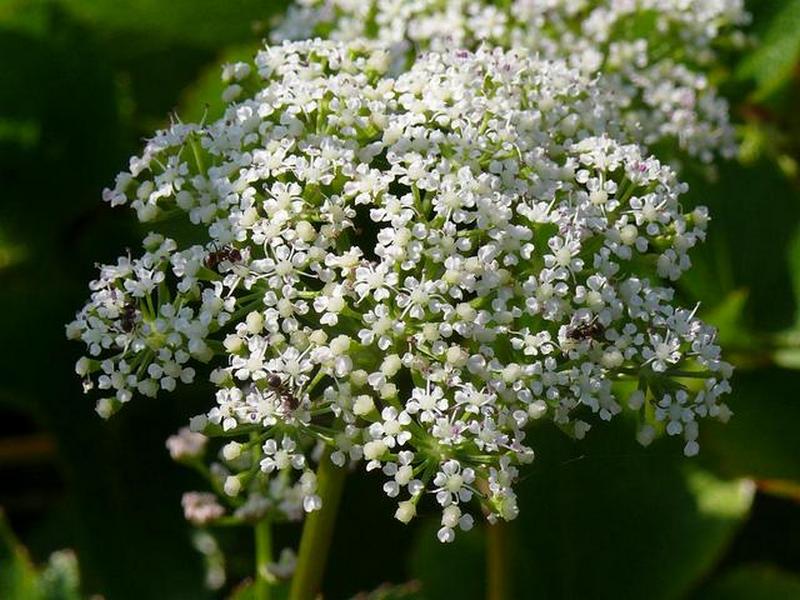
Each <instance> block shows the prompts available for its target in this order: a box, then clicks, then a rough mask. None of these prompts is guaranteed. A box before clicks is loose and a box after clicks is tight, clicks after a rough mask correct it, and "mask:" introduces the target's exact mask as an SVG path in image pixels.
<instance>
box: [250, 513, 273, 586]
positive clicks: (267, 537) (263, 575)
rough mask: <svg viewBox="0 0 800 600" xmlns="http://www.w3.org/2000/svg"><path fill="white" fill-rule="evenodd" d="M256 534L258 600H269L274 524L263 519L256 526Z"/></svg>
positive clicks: (255, 583)
mask: <svg viewBox="0 0 800 600" xmlns="http://www.w3.org/2000/svg"><path fill="white" fill-rule="evenodd" d="M255 534H256V574H255V579H254V584H253V590H254V592H255V594H254V595H255V598H256V600H269V599H270V596H271V595H272V594H271V591H272V590H271V586H272V582H271V581H270V579H269V571H268V570H267V566H268V565H269V563H271V562H272V524H271V523H270V521H269V519H262V520H261V521H259V522H258V523H256V525H255Z"/></svg>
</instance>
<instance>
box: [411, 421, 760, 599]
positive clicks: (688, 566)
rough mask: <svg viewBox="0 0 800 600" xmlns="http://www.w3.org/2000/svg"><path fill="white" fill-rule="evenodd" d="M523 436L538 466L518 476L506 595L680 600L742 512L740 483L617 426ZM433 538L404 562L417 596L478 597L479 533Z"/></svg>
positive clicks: (747, 486)
mask: <svg viewBox="0 0 800 600" xmlns="http://www.w3.org/2000/svg"><path fill="white" fill-rule="evenodd" d="M530 436H531V439H532V440H534V445H535V448H536V450H537V459H536V461H534V464H533V465H531V468H530V469H529V470H528V471H527V473H526V472H525V471H523V481H522V482H521V483H520V486H519V488H520V489H519V496H520V497H519V506H520V509H521V513H520V517H519V518H518V519H517V521H515V522H513V523H512V524H511V530H512V533H511V537H512V539H513V548H512V550H511V552H510V554H509V555H510V556H511V557H512V564H511V565H509V570H510V573H511V574H512V593H513V592H516V593H519V594H521V591H529V592H530V593H531V594H532V595H533V596H534V597H540V598H593V599H600V598H615V599H616V598H648V600H655V599H668V598H681V597H684V596H685V595H686V594H687V593H688V592H689V590H690V589H692V587H693V586H694V585H696V583H697V582H698V581H699V580H700V579H701V578H702V577H703V576H705V575H706V574H707V573H708V572H709V571H710V570H711V569H712V568H713V567H714V565H715V564H716V563H717V562H718V560H719V559H720V557H721V555H722V554H723V552H724V551H725V549H726V547H727V546H728V544H729V542H730V540H731V539H732V536H733V534H734V533H735V532H736V530H737V528H738V526H739V524H740V523H741V522H742V520H743V519H744V518H745V516H746V515H747V514H748V512H749V509H750V505H751V502H752V497H753V486H752V484H751V483H750V482H748V481H743V480H730V481H726V480H723V479H720V478H718V477H716V476H714V475H712V474H711V473H710V472H709V471H707V470H704V469H702V468H700V466H699V465H698V464H697V463H696V462H694V461H693V460H691V459H686V458H684V457H683V456H682V454H681V452H680V448H679V445H678V444H675V443H673V442H672V441H670V440H662V441H660V442H658V443H656V444H655V445H654V446H653V447H652V448H650V449H642V448H640V447H638V445H637V444H636V443H635V442H634V441H633V437H634V434H633V431H632V427H629V426H628V425H627V424H625V423H622V422H620V423H614V424H603V425H602V426H598V427H597V428H596V430H593V431H591V432H590V433H589V436H588V439H587V440H585V441H584V442H575V441H572V440H569V439H568V438H566V436H564V435H562V434H560V433H559V432H557V431H554V429H553V428H552V427H549V426H548V427H546V428H542V429H541V430H534V431H532V432H531V434H530ZM433 531H435V528H434V529H433ZM433 531H431V532H429V533H428V535H427V536H426V537H424V538H422V539H421V541H420V544H419V545H418V548H417V551H416V555H415V559H414V563H413V564H414V568H413V573H414V575H415V576H417V577H419V578H420V580H421V581H422V584H423V593H424V595H425V597H426V598H428V599H429V600H434V599H437V598H443V599H444V598H452V597H458V598H476V599H477V598H481V597H482V595H483V593H484V589H485V577H484V566H483V564H482V554H483V552H482V536H481V532H480V531H478V532H470V533H469V534H468V535H463V534H461V533H459V534H458V535H457V536H456V542H455V543H454V544H453V545H452V546H445V545H442V544H439V543H438V541H437V540H436V539H435V537H434V536H433V535H432V534H433ZM452 586H456V589H457V592H453V593H452V594H449V593H448V590H450V589H453V588H452Z"/></svg>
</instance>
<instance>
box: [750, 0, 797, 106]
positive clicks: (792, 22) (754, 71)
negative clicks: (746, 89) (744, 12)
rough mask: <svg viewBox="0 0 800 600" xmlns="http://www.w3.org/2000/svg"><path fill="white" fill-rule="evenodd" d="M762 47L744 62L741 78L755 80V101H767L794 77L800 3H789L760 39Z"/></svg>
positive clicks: (775, 16) (787, 2)
mask: <svg viewBox="0 0 800 600" xmlns="http://www.w3.org/2000/svg"><path fill="white" fill-rule="evenodd" d="M760 38H761V39H760V41H759V45H758V47H757V48H756V50H754V51H753V52H751V53H750V54H749V55H748V56H747V58H746V59H745V60H744V61H742V63H741V65H740V67H739V69H738V73H737V74H738V76H739V77H740V78H742V79H754V80H755V82H756V90H755V99H756V100H763V99H765V98H766V97H768V96H770V95H771V94H773V93H774V92H776V91H777V90H779V89H780V88H781V87H783V85H784V84H785V83H786V82H787V81H788V80H789V78H790V77H791V76H792V73H793V71H794V69H795V67H796V65H797V62H798V58H800V0H787V1H786V2H785V3H784V5H783V7H782V8H781V10H780V11H778V12H777V13H776V14H775V15H774V16H773V17H772V19H771V20H770V22H769V26H768V27H766V28H764V31H763V33H762V35H761V36H760Z"/></svg>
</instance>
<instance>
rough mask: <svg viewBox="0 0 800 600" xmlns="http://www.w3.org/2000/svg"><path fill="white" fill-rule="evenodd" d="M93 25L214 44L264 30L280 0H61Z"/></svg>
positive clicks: (279, 7)
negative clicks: (203, 0) (209, 0)
mask: <svg viewBox="0 0 800 600" xmlns="http://www.w3.org/2000/svg"><path fill="white" fill-rule="evenodd" d="M62 2H63V4H64V6H66V7H67V8H69V9H70V10H71V11H73V13H74V14H75V15H76V16H77V17H78V18H79V19H81V20H83V21H84V22H86V23H87V24H90V25H91V26H92V27H94V28H104V29H114V30H119V31H129V32H138V33H146V34H148V35H149V36H151V37H155V38H159V37H160V38H169V39H174V40H181V41H184V42H188V43H192V44H197V45H202V46H209V47H213V48H219V47H220V46H222V45H224V44H229V43H236V42H242V41H244V40H246V39H248V38H252V37H253V36H254V35H260V34H262V33H264V32H265V31H266V29H267V28H268V26H269V24H270V19H271V18H272V17H273V16H274V15H275V14H277V13H278V12H280V11H282V10H283V9H284V8H285V7H286V5H287V4H288V2H287V1H285V0H226V1H224V2H220V1H216V2H208V1H205V2H200V1H198V0H169V2H164V1H163V0H62Z"/></svg>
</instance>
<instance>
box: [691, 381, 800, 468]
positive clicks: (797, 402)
mask: <svg viewBox="0 0 800 600" xmlns="http://www.w3.org/2000/svg"><path fill="white" fill-rule="evenodd" d="M731 385H732V386H733V394H731V396H730V397H729V398H728V400H726V403H727V404H728V405H729V406H730V407H731V409H732V410H733V417H732V418H731V420H730V421H729V422H728V423H726V424H721V423H708V424H707V425H705V426H704V427H702V428H701V443H700V446H701V449H702V450H701V453H700V458H701V460H702V461H703V462H704V464H707V465H709V466H713V467H714V469H715V470H717V471H718V472H721V473H723V474H725V475H728V476H732V477H750V478H753V479H758V480H791V481H800V462H798V460H797V457H798V456H800V436H798V435H797V423H798V422H800V395H798V394H797V390H798V389H800V373H798V372H796V371H789V370H784V369H764V370H759V371H753V372H737V373H736V374H735V375H734V378H733V382H732V384H731Z"/></svg>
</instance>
